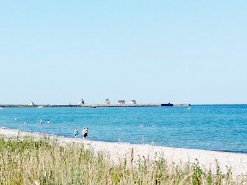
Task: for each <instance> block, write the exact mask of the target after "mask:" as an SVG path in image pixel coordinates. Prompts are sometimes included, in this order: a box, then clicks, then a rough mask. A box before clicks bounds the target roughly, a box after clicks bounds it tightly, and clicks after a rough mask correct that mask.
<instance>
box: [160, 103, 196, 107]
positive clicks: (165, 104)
mask: <svg viewBox="0 0 247 185" xmlns="http://www.w3.org/2000/svg"><path fill="white" fill-rule="evenodd" d="M161 106H162V107H190V106H191V104H173V103H162V104H161Z"/></svg>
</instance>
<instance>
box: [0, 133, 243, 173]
mask: <svg viewBox="0 0 247 185" xmlns="http://www.w3.org/2000/svg"><path fill="white" fill-rule="evenodd" d="M0 136H1V137H4V138H13V137H14V138H16V137H19V138H20V139H21V138H23V137H25V136H32V137H34V138H36V139H40V138H50V139H56V140H57V141H58V142H59V143H60V144H61V145H66V144H72V143H78V144H79V143H84V146H85V147H87V148H91V149H93V150H94V151H95V152H104V153H105V154H107V155H109V157H110V160H111V161H112V162H113V163H115V164H117V163H118V162H120V161H122V160H123V159H125V158H126V159H130V158H132V159H133V162H136V161H138V160H139V159H140V158H141V159H144V158H145V159H147V160H150V161H152V160H155V159H157V158H160V157H162V158H164V159H165V160H167V162H168V164H169V163H175V164H186V163H188V162H190V163H194V162H197V161H199V163H200V165H201V166H202V167H204V168H206V169H209V168H212V170H214V169H215V164H216V160H217V161H218V163H219V166H220V168H221V170H222V172H226V170H227V167H231V169H232V172H233V176H235V177H236V176H238V175H247V154H240V153H231V152H217V151H207V150H197V149H184V148H172V147H163V146H153V145H146V144H129V143H117V142H116V143H114V142H101V141H91V140H82V139H81V138H67V137H61V136H53V135H47V134H44V133H36V132H25V131H20V130H15V129H8V128H0Z"/></svg>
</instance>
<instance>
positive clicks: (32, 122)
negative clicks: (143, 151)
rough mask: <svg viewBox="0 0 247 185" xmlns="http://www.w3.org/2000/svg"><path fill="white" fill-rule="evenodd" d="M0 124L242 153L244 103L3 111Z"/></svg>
mask: <svg viewBox="0 0 247 185" xmlns="http://www.w3.org/2000/svg"><path fill="white" fill-rule="evenodd" d="M0 126H1V127H8V128H17V129H22V130H27V131H38V132H46V133H50V134H56V135H63V136H69V137H73V131H74V129H75V128H77V129H78V130H79V131H80V132H81V129H82V128H83V127H88V128H89V139H91V140H101V141H113V142H114V141H121V142H129V143H147V144H154V145H161V146H171V147H183V148H196V149H207V150H219V151H232V152H243V153H247V105H195V106H192V108H191V109H190V110H189V109H188V108H187V107H145V108H144V107H143V108H138V107H116V108H111V107H110V108H96V109H92V108H4V109H1V110H0Z"/></svg>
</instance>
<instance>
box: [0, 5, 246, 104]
mask: <svg viewBox="0 0 247 185" xmlns="http://www.w3.org/2000/svg"><path fill="white" fill-rule="evenodd" d="M246 10H247V1H245V0H242V1H241V0H236V1H232V0H218V1H215V0H200V1H198V0H186V1H184V0H124V1H120V0H105V1H102V0H90V1H78V0H73V1H67V0H52V1H50V0H36V1H32V0H23V1H20V0H8V1H3V0H0V104H1V103H2V104H3V103H4V104H8V103H10V104H17V103H29V102H30V101H34V102H35V103H54V104H60V103H61V104H67V103H78V102H79V100H80V99H81V98H83V99H84V100H85V102H86V103H100V102H103V101H104V100H105V99H106V98H109V99H110V100H111V101H112V102H116V101H117V100H119V99H125V100H126V101H129V100H131V99H136V100H137V102H139V103H167V102H172V103H192V104H213V103H223V104H225V103H247V11H246Z"/></svg>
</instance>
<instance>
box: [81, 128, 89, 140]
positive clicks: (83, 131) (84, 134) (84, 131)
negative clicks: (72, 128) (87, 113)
mask: <svg viewBox="0 0 247 185" xmlns="http://www.w3.org/2000/svg"><path fill="white" fill-rule="evenodd" d="M87 136H88V128H83V129H82V138H83V139H86V137H87Z"/></svg>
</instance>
